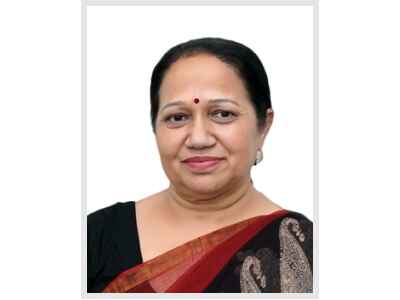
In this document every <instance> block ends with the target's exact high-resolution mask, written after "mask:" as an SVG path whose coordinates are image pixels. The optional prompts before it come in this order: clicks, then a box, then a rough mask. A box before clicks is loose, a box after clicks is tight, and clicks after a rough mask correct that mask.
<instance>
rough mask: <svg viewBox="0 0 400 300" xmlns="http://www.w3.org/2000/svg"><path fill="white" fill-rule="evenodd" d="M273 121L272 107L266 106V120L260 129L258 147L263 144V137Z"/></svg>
mask: <svg viewBox="0 0 400 300" xmlns="http://www.w3.org/2000/svg"><path fill="white" fill-rule="evenodd" d="M273 121H274V111H273V110H272V108H268V109H267V121H266V123H265V127H264V128H263V129H262V132H261V135H260V139H259V143H258V148H260V149H261V148H262V146H263V145H264V141H265V138H266V136H267V134H268V132H269V130H270V128H271V126H272V122H273Z"/></svg>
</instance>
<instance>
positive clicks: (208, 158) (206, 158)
mask: <svg viewBox="0 0 400 300" xmlns="http://www.w3.org/2000/svg"><path fill="white" fill-rule="evenodd" d="M221 159H222V158H220V157H215V156H193V157H189V158H187V159H185V160H184V161H183V162H185V163H188V162H205V161H215V160H221Z"/></svg>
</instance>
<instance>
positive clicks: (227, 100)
mask: <svg viewBox="0 0 400 300" xmlns="http://www.w3.org/2000/svg"><path fill="white" fill-rule="evenodd" d="M223 102H229V103H232V104H234V105H236V106H238V107H240V105H239V104H238V103H237V102H236V101H234V100H232V99H226V98H216V99H210V100H208V103H211V104H215V103H217V104H218V103H223ZM181 105H185V102H183V101H181V100H178V101H173V102H169V103H167V104H165V105H164V106H162V107H161V109H160V111H162V110H164V109H166V108H167V107H171V106H181Z"/></svg>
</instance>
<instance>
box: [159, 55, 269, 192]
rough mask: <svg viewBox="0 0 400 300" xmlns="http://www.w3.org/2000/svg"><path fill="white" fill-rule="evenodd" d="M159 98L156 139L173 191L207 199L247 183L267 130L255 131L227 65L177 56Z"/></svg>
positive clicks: (251, 115) (252, 115)
mask: <svg viewBox="0 0 400 300" xmlns="http://www.w3.org/2000/svg"><path fill="white" fill-rule="evenodd" d="M159 95H160V97H159V99H160V105H159V107H160V109H159V112H158V116H157V121H156V140H157V145H158V149H159V153H160V157H161V162H162V165H163V168H164V170H165V172H166V174H167V176H168V178H169V180H170V182H171V184H172V185H173V186H174V187H175V188H176V189H177V190H180V191H182V192H184V193H189V194H190V193H193V195H196V196H197V197H202V196H203V197H207V196H212V195H217V194H219V193H221V191H224V190H229V188H232V187H234V186H235V185H237V184H240V183H242V182H244V181H246V180H249V176H250V168H251V166H252V165H253V163H254V160H255V157H256V151H257V149H258V148H261V147H262V144H263V142H264V138H265V134H266V132H267V130H268V129H266V130H264V131H263V132H260V131H259V130H258V129H257V119H256V114H255V111H254V108H253V106H252V105H251V103H250V99H249V96H248V94H247V91H246V88H245V86H244V84H243V82H242V80H241V79H240V78H239V77H238V75H237V74H236V72H235V71H234V69H233V68H232V67H231V66H229V65H227V64H226V63H224V62H222V61H221V60H219V59H218V58H216V57H215V56H212V55H208V54H198V55H195V56H191V57H185V58H181V59H179V60H178V61H177V62H175V63H174V64H172V65H171V67H170V68H169V69H168V70H167V73H166V74H165V77H164V79H163V82H162V84H161V87H160V94H159ZM195 99H198V101H197V100H195ZM196 102H197V103H196ZM206 156H207V157H208V158H206ZM210 157H211V159H210ZM196 159H197V161H196ZM191 160H192V161H191ZM204 160H206V161H204ZM207 160H208V161H207Z"/></svg>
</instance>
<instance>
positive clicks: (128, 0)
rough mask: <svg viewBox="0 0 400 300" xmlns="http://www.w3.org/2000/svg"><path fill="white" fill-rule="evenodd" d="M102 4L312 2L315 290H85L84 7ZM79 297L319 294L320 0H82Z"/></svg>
mask: <svg viewBox="0 0 400 300" xmlns="http://www.w3.org/2000/svg"><path fill="white" fill-rule="evenodd" d="M96 5H97V6H98V5H101V6H103V5H104V6H105V5H136V6H141V5H144V6H151V5H153V6H164V5H165V6H174V5H179V6H190V5H194V6H212V5H214V6H215V5H219V6H222V5H231V6H232V5H233V6H239V5H240V6H251V5H260V6H261V5H263V6H264V5H289V6H291V5H305V6H313V51H314V53H313V54H314V55H313V85H314V86H313V108H314V109H313V136H314V138H313V184H314V187H313V206H314V209H313V211H314V216H313V217H314V220H313V222H314V226H313V234H314V239H313V262H314V268H313V287H314V292H313V293H310V294H303V293H272V294H251V295H248V294H237V293H219V294H211V293H210V294H197V293H184V294H181V293H170V294H139V293H132V294H124V293H116V294H98V293H87V280H86V278H87V7H88V6H96ZM81 29H82V31H81V245H82V249H81V251H82V253H81V270H82V272H81V288H82V289H81V297H82V298H83V299H94V298H96V299H98V298H108V299H109V298H125V299H126V298H129V299H131V298H137V299H147V298H170V299H188V298H192V299H193V298H214V299H220V298H229V299H239V298H241V299H252V298H253V299H264V298H267V299H268V298H269V299H271V298H305V299H318V298H319V0H280V1H279V0H248V1H246V0H225V1H224V0H215V1H212V0H203V1H201V0H190V1H189V0H186V1H185V0H164V1H162V0H147V1H146V0H114V1H113V0H81Z"/></svg>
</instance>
